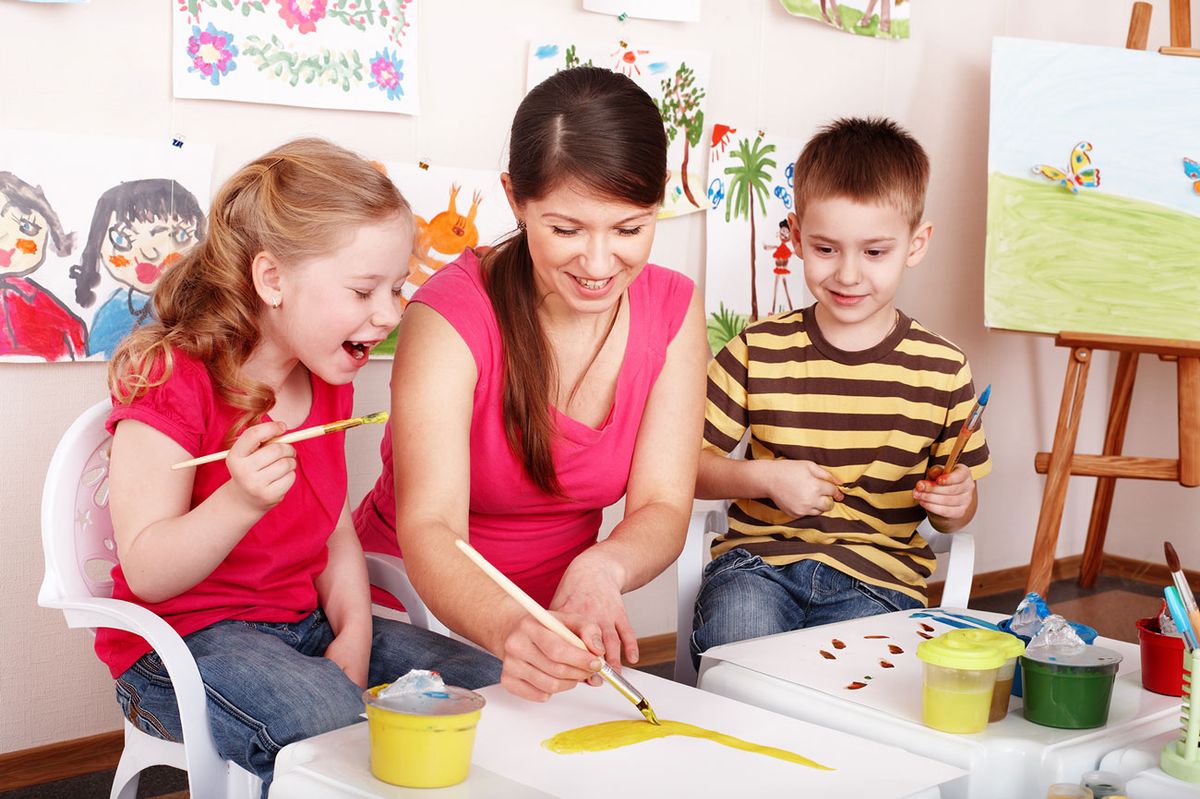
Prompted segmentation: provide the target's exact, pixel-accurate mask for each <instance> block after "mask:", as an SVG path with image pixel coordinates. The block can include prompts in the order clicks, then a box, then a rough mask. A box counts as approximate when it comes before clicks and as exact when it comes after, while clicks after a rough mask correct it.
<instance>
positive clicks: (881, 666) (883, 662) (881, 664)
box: [879, 660, 896, 669]
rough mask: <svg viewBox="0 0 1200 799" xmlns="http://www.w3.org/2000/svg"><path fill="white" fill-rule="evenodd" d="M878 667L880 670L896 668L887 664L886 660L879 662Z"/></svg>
mask: <svg viewBox="0 0 1200 799" xmlns="http://www.w3.org/2000/svg"><path fill="white" fill-rule="evenodd" d="M879 666H880V668H884V669H894V668H896V667H895V666H894V665H892V664H891V663H888V662H887V661H886V660H881V661H879Z"/></svg>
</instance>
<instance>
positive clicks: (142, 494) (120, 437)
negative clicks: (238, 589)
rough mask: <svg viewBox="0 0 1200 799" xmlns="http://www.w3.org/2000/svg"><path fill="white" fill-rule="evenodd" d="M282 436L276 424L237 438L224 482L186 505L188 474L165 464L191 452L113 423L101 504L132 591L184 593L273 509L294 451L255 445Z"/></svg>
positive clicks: (137, 426) (137, 427) (150, 596)
mask: <svg viewBox="0 0 1200 799" xmlns="http://www.w3.org/2000/svg"><path fill="white" fill-rule="evenodd" d="M285 431H286V427H285V426H284V425H282V424H281V423H279V422H266V423H264V424H259V425H255V426H254V427H251V428H249V429H247V430H246V432H244V433H242V435H241V436H239V437H238V439H237V441H235V442H234V444H233V448H232V449H231V451H230V454H229V457H228V459H227V461H226V463H227V464H228V466H229V472H230V474H231V475H232V479H230V480H229V481H228V482H227V483H225V484H224V485H222V486H221V487H220V488H218V489H217V490H216V491H214V492H213V493H212V494H211V495H209V497H208V498H207V499H205V500H204V501H203V502H201V503H200V504H199V505H197V506H196V507H194V508H190V506H191V499H192V482H193V478H194V475H195V471H194V470H193V469H184V470H180V471H174V470H172V469H171V464H173V463H178V462H179V461H182V460H186V459H187V458H189V457H191V453H189V452H188V451H187V450H185V449H184V448H183V447H181V446H180V445H179V444H178V443H176V442H175V441H174V440H173V439H172V438H171V437H170V436H168V435H166V434H165V433H163V432H160V431H159V430H156V429H155V428H153V427H151V426H150V425H148V424H145V423H143V422H140V421H137V420H135V419H124V420H122V421H120V422H118V423H117V429H116V433H115V434H114V436H113V445H112V456H111V461H110V466H109V497H110V504H109V507H110V510H111V513H112V522H113V533H114V535H115V537H116V540H117V551H118V552H120V553H121V568H122V570H123V571H124V574H125V579H126V581H128V583H129V589H130V590H131V591H133V593H134V594H136V595H137V596H138V597H139V598H140V599H141V600H142V601H144V602H148V603H154V602H163V601H165V600H167V599H171V598H172V597H175V596H178V595H179V594H182V593H183V592H185V591H187V590H188V589H190V588H191V587H193V586H194V585H196V584H197V583H199V582H200V581H201V580H203V579H204V578H205V577H207V576H208V575H210V574H212V571H213V569H215V568H217V566H218V565H220V563H221V561H223V560H224V559H225V556H226V555H228V554H229V552H230V551H231V550H232V549H233V548H234V547H235V546H236V545H237V543H238V542H239V541H241V540H242V537H243V536H244V535H245V534H246V532H247V531H248V530H249V529H250V528H251V527H253V526H254V525H255V524H256V523H257V522H258V520H259V519H261V518H262V516H263V514H265V513H266V512H267V511H268V510H270V509H271V508H273V507H274V506H275V505H277V504H279V502H280V500H282V499H283V497H284V495H285V494H286V493H287V491H288V489H289V488H291V486H292V483H293V482H295V479H296V450H295V449H294V448H293V447H292V446H291V445H290V444H267V445H266V446H262V445H263V443H264V442H265V441H267V440H268V439H271V438H274V437H275V436H278V435H280V434H281V433H283V432H285ZM189 508H190V510H189Z"/></svg>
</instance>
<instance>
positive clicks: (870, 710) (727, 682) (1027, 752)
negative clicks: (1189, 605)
mask: <svg viewBox="0 0 1200 799" xmlns="http://www.w3.org/2000/svg"><path fill="white" fill-rule="evenodd" d="M957 612H960V613H966V614H969V615H971V616H975V617H978V618H983V619H988V620H991V621H999V620H1000V619H1002V618H1004V616H1002V615H1001V614H996V613H987V612H984V611H976V610H960V611H957ZM910 616H911V611H901V612H899V613H892V614H887V615H884V616H874V617H871V618H869V619H856V620H854V621H851V622H845V623H842V624H834V625H827V626H825V627H814V628H809V629H806V630H797V631H795V632H791V633H783V634H781V635H775V636H768V637H765V638H760V639H755V640H752V641H742V642H740V643H736V644H727V645H725V646H721V647H715V648H714V649H712V650H709V651H708V652H706V653H705V654H704V657H703V659H702V661H701V664H700V679H699V687H700V688H702V689H704V690H706V691H713V692H715V693H719V694H721V695H723V696H727V697H730V698H732V699H737V700H739V701H742V702H747V703H750V704H755V705H758V706H759V707H763V708H766V709H768V710H774V711H776V712H778V713H783V714H785V715H789V716H793V717H795V718H798V719H804V720H807V721H813V722H817V723H820V724H823V725H825V726H827V727H832V728H833V729H837V730H841V731H843V732H848V733H851V734H853V735H858V736H861V737H863V738H869V739H871V740H874V741H878V742H880V743H886V744H891V745H893V746H899V747H901V748H903V749H907V750H908V751H910V752H913V753H914V754H920V755H924V756H925V757H928V758H931V759H934V760H939V761H941V762H943V763H948V764H950V765H954V766H958V767H959V768H962V769H965V770H967V771H968V772H969V773H970V776H969V778H968V779H965V780H958V781H956V782H953V783H948V784H946V785H943V786H942V796H943V797H945V798H946V799H1017V798H1019V799H1026V798H1027V797H1041V796H1044V795H1045V791H1046V788H1047V786H1049V785H1050V784H1051V783H1055V782H1075V781H1078V779H1079V776H1080V775H1081V774H1083V773H1084V772H1085V771H1089V770H1091V769H1094V768H1096V767H1097V765H1098V764H1099V762H1100V759H1101V758H1102V757H1103V756H1104V755H1105V754H1107V753H1108V752H1111V751H1113V750H1114V749H1118V748H1120V747H1122V746H1126V745H1128V744H1130V743H1134V742H1137V741H1142V740H1145V739H1147V738H1149V737H1153V736H1155V735H1158V734H1160V733H1165V732H1167V731H1168V730H1171V729H1178V718H1179V705H1180V700H1179V699H1178V698H1175V697H1167V696H1161V695H1159V694H1154V693H1150V692H1149V691H1145V690H1143V689H1142V687H1141V673H1140V665H1141V664H1140V659H1139V654H1138V648H1137V646H1135V645H1133V644H1128V643H1125V642H1123V641H1115V640H1111V639H1106V638H1098V639H1097V640H1096V644H1097V645H1099V646H1103V647H1106V648H1109V649H1113V650H1116V651H1118V652H1120V653H1121V654H1122V655H1123V656H1124V660H1123V662H1122V663H1121V670H1120V672H1119V674H1118V676H1117V680H1116V683H1115V685H1114V686H1113V697H1112V704H1111V706H1110V710H1109V717H1108V724H1107V725H1106V726H1104V727H1101V728H1098V729H1092V730H1060V729H1055V728H1052V727H1043V726H1040V725H1037V724H1033V723H1031V722H1028V721H1026V720H1025V719H1024V717H1023V716H1022V714H1021V712H1020V707H1021V700H1020V699H1019V698H1014V699H1013V700H1012V701H1011V703H1010V706H1009V714H1008V716H1007V717H1006V718H1004V719H1003V720H1001V721H998V722H995V723H993V724H989V725H988V727H987V729H986V730H985V731H983V732H980V733H975V734H973V735H955V734H951V733H944V732H941V731H938V730H934V729H931V728H929V727H926V726H925V725H924V724H923V723H922V722H921V714H920V705H921V699H920V697H921V671H920V668H919V663H917V662H916V659H915V654H914V653H913V652H912V651H911V650H910V649H909V646H910V644H909V643H908V641H907V639H906V642H905V643H904V647H905V648H906V653H905V655H904V656H903V657H904V658H911V659H912V660H911V661H909V660H904V661H903V662H901V656H897V657H896V658H895V660H896V662H897V668H895V669H894V670H893V671H889V672H886V673H885V672H878V674H879V675H880V676H881V677H883V678H886V679H887V680H888V681H889V684H887V685H885V686H883V687H884V688H886V689H887V691H886V692H880V691H876V692H875V694H874V695H873V696H872V694H871V692H870V691H869V690H865V689H864V690H861V691H856V692H854V693H850V692H847V691H837V690H835V689H834V688H832V687H831V686H830V681H829V680H824V682H823V683H822V682H821V680H820V679H819V678H820V677H821V674H820V673H819V667H815V666H813V665H812V664H811V663H810V662H809V660H810V659H811V653H815V652H816V651H818V650H819V649H821V648H824V649H826V650H827V651H829V652H830V653H834V654H839V651H838V650H835V649H833V648H832V647H831V646H830V643H829V642H830V641H831V640H832V639H833V638H835V637H836V638H838V639H839V640H844V641H845V642H846V643H851V642H856V641H861V640H862V639H863V638H864V637H865V635H867V634H870V633H868V632H867V631H870V632H871V633H888V634H894V635H895V637H894V638H893V639H889V640H900V638H899V631H900V630H901V627H905V628H907V629H911V627H912V625H913V624H914V623H919V622H914V621H913V620H911V619H910ZM920 621H923V622H926V623H928V624H930V625H931V626H932V627H934V628H935V634H940V633H941V632H944V631H946V630H949V629H951V628H950V627H948V626H943V625H941V624H939V623H937V622H935V621H934V620H931V619H922V620H920ZM910 635H911V633H910ZM914 640H917V641H919V639H914ZM855 666H856V667H857V668H858V669H859V673H861V671H862V670H863V668H862V665H861V662H860V663H856V664H855ZM814 675H815V676H816V678H818V679H816V680H813V679H810V677H812V676H814ZM881 682H882V680H881ZM814 683H821V684H822V685H823V688H824V690H818V689H817V688H814V687H813V684H814ZM871 687H872V688H875V687H877V686H875V685H872V686H871ZM884 699H886V700H887V701H881V700H884ZM873 701H874V702H877V703H878V704H877V706H874V707H873V706H870V703H871V702H873Z"/></svg>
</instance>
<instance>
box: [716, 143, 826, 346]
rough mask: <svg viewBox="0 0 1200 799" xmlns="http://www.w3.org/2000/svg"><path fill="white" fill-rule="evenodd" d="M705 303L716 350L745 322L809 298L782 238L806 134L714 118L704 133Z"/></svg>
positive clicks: (800, 305) (788, 244)
mask: <svg viewBox="0 0 1200 799" xmlns="http://www.w3.org/2000/svg"><path fill="white" fill-rule="evenodd" d="M708 139H709V145H710V157H709V165H708V185H707V188H706V189H705V200H706V201H707V207H708V219H707V224H706V225H705V230H706V242H705V252H706V256H705V263H706V264H707V266H706V267H705V275H704V307H705V312H706V314H707V317H708V344H709V347H710V348H711V349H712V351H713V352H714V353H716V352H718V351H719V350H720V349H721V348H722V347H724V346H725V344H726V342H728V341H729V340H730V339H731V338H733V337H734V336H736V335H737V334H738V333H740V332H741V331H742V329H743V328H744V327H745V326H746V325H747V324H748V323H750V322H752V321H757V320H759V319H765V318H766V317H768V316H770V315H771V314H775V313H785V312H787V311H791V310H795V309H796V308H803V307H805V306H806V305H808V304H809V303H810V302H812V299H811V297H810V296H809V295H808V292H807V291H806V290H805V288H804V270H803V269H802V264H801V261H800V256H799V254H798V253H796V252H794V251H793V250H792V245H791V242H790V241H789V240H788V238H789V236H788V225H787V215H788V214H789V213H791V212H792V210H793V209H794V202H793V198H792V165H793V164H794V163H795V160H796V156H798V155H799V154H800V148H801V147H802V146H803V145H804V140H803V139H799V138H794V137H786V136H776V135H774V134H770V133H767V132H766V131H762V130H758V129H756V128H754V127H749V126H746V125H744V124H743V125H738V126H734V125H727V124H724V123H722V122H718V123H716V124H714V125H713V126H712V128H711V129H709V131H708Z"/></svg>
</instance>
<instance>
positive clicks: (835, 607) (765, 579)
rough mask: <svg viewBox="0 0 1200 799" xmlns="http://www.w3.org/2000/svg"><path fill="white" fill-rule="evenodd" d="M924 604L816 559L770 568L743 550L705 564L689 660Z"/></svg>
mask: <svg viewBox="0 0 1200 799" xmlns="http://www.w3.org/2000/svg"><path fill="white" fill-rule="evenodd" d="M919 607H923V605H922V603H921V602H920V601H918V600H916V599H913V598H912V597H910V596H908V595H907V594H902V593H900V592H899V591H893V590H891V589H889V588H880V587H879V586H875V585H868V584H867V583H864V582H862V581H861V580H857V579H855V578H853V577H851V576H850V575H848V574H845V573H844V572H840V571H838V570H837V569H835V568H833V567H831V566H826V565H825V564H824V563H821V562H819V561H816V560H800V561H796V562H795V563H790V564H788V565H787V566H771V565H769V564H767V563H764V562H763V559H762V558H760V557H758V556H757V555H751V554H750V553H749V552H747V551H746V550H744V549H731V550H729V551H728V552H724V553H722V554H721V555H720V556H719V557H717V558H716V559H715V560H713V561H712V562H710V563H709V564H708V565H707V566H705V567H704V577H703V579H702V581H701V583H700V595H699V596H697V597H696V613H695V616H694V617H693V618H692V640H691V651H692V662H693V663H694V664H695V665H696V666H697V668H699V666H700V653H701V652H703V651H704V650H706V649H711V648H712V647H714V646H718V645H720V644H728V643H732V642H734V641H744V640H745V639H747V638H758V637H759V636H763V635H773V634H774V633H782V632H787V631H789V630H799V629H801V628H804V627H816V626H818V625H821V624H830V623H832V622H837V621H845V620H847V619H857V618H860V617H862V616H874V615H876V614H879V613H892V612H894V611H897V610H905V609H908V608H919Z"/></svg>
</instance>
